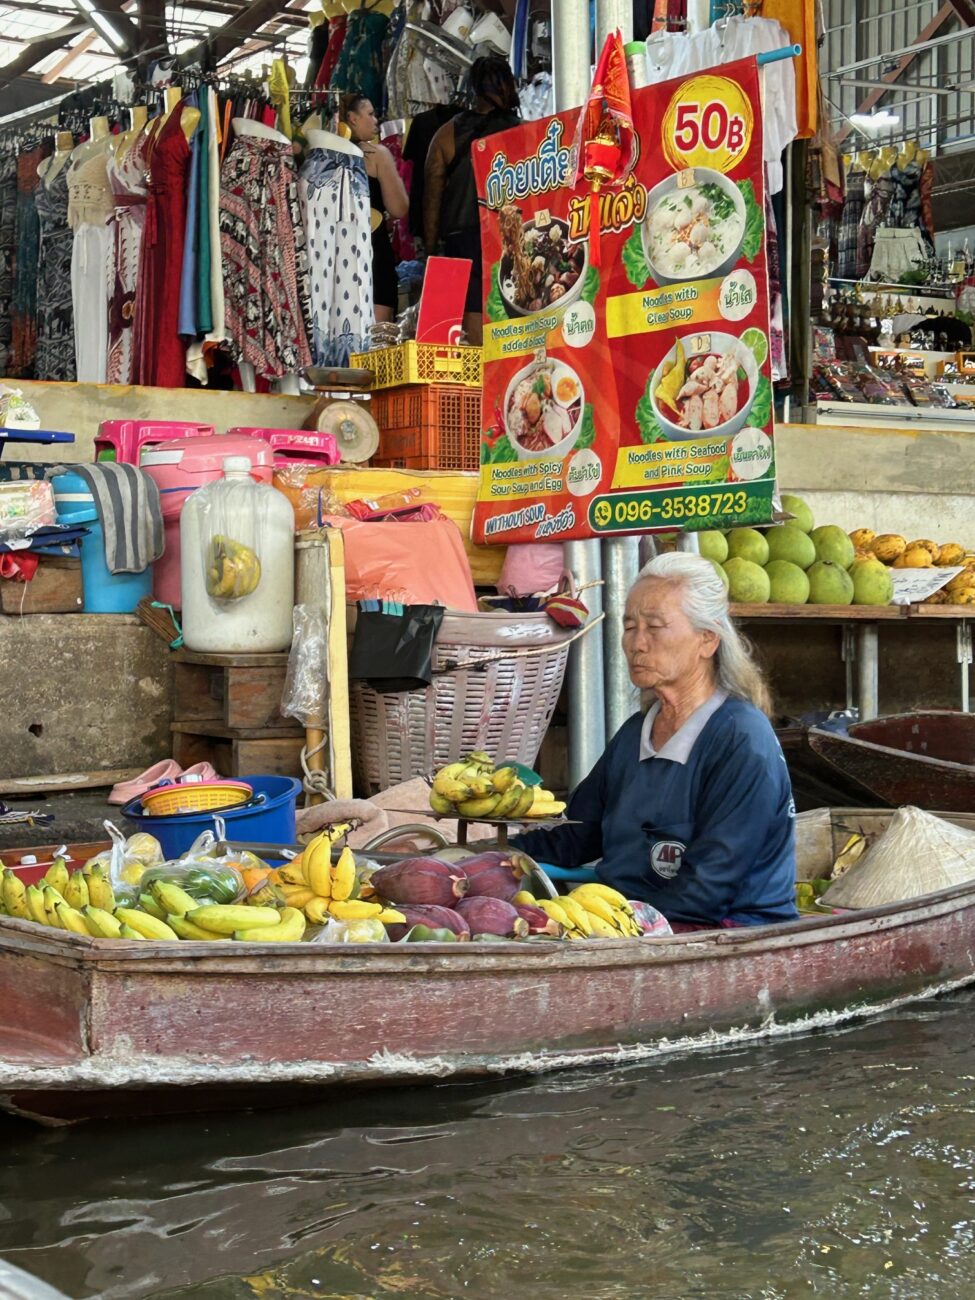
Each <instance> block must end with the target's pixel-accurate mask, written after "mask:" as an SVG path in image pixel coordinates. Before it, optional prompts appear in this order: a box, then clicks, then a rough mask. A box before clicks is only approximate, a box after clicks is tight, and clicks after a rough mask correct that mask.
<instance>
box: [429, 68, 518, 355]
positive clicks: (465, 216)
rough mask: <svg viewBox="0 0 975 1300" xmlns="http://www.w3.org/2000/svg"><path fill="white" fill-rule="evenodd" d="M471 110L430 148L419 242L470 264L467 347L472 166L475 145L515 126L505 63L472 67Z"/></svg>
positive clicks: (474, 289)
mask: <svg viewBox="0 0 975 1300" xmlns="http://www.w3.org/2000/svg"><path fill="white" fill-rule="evenodd" d="M471 96H472V99H473V104H474V106H473V108H471V109H469V110H467V111H465V112H462V113H458V114H457V116H456V117H455V118H453V120H452V121H450V122H447V123H446V124H445V125H444V126H442V127H441V128H440V130H439V131H438V132H437V134H436V135H435V136H434V137H433V140H432V141H431V143H430V151H429V153H428V154H427V162H426V168H425V171H424V183H425V184H424V196H423V242H424V244H425V246H426V250H427V253H435V252H436V251H437V249H438V247H439V246H440V245H441V242H442V244H443V251H444V252H445V253H446V255H447V256H448V257H466V258H470V260H471V262H472V263H473V267H472V269H471V278H470V283H469V285H468V289H467V301H466V303H465V308H464V329H465V331H466V332H467V339H468V342H470V343H478V344H479V343H480V342H481V341H482V338H483V333H484V324H483V317H482V315H481V227H480V218H479V215H478V206H477V189H476V186H475V184H474V169H473V166H472V164H471V146H472V145H473V143H474V141H475V140H480V139H483V137H484V136H487V135H494V133H495V132H496V131H507V130H508V129H510V128H511V127H513V126H518V125H519V123H520V122H521V117H520V115H519V113H518V89H517V87H516V85H515V79H514V77H513V76H512V74H511V69H510V68H509V67H508V64H507V63H506V62H505V60H504V59H502V58H499V57H498V56H497V55H488V56H487V57H485V58H482V59H477V60H476V61H475V63H474V66H473V67H472V68H471Z"/></svg>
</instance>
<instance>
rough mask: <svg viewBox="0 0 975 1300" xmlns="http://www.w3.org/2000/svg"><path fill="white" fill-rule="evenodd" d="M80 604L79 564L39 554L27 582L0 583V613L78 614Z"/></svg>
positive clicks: (81, 598) (82, 598) (81, 594)
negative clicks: (39, 558)
mask: <svg viewBox="0 0 975 1300" xmlns="http://www.w3.org/2000/svg"><path fill="white" fill-rule="evenodd" d="M83 604H84V596H83V592H82V586H81V561H80V560H72V559H69V558H68V557H67V556H61V555H42V556H41V560H40V563H39V564H38V566H37V572H36V573H35V574H34V577H33V578H32V579H31V581H30V582H12V581H10V580H6V579H5V580H3V581H0V612H2V613H4V614H80V613H81V610H82V606H83Z"/></svg>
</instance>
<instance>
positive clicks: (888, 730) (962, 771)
mask: <svg viewBox="0 0 975 1300" xmlns="http://www.w3.org/2000/svg"><path fill="white" fill-rule="evenodd" d="M809 744H810V746H811V748H812V749H813V750H814V751H815V752H816V753H817V754H819V755H820V756H821V757H822V758H824V759H825V760H826V761H827V762H828V763H830V764H831V765H832V766H833V767H834V768H835V769H836V770H837V771H838V772H840V773H842V774H843V775H844V776H846V777H849V778H851V779H852V780H854V781H858V782H859V783H860V784H861V785H863V786H866V788H867V789H868V790H870V791H871V792H872V793H873V794H874V795H875V796H876V797H877V798H878V799H880V800H882V801H883V803H885V804H887V805H888V806H889V807H892V808H897V807H900V806H901V805H903V804H915V805H916V806H917V807H918V808H928V809H936V808H943V809H946V810H947V811H949V812H975V714H972V713H953V712H950V711H949V710H934V709H932V710H927V711H923V712H917V713H898V714H893V715H891V716H890V717H888V718H875V719H873V721H871V722H857V723H854V724H853V726H851V727H850V729H849V732H848V733H846V734H844V733H842V732H835V731H826V730H824V729H821V728H818V727H811V728H810V729H809Z"/></svg>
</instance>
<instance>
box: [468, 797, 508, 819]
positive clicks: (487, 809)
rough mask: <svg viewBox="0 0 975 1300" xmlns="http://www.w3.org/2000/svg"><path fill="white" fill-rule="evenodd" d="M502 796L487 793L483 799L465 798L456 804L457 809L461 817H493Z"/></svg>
mask: <svg viewBox="0 0 975 1300" xmlns="http://www.w3.org/2000/svg"><path fill="white" fill-rule="evenodd" d="M502 798H503V796H502V795H500V794H489V795H486V796H485V797H484V798H483V799H465V800H464V801H463V802H462V803H459V804H458V805H457V811H458V812H459V813H460V815H461V817H474V818H477V817H493V816H494V812H495V809H496V808H497V806H498V804H499V803H500V802H501V800H502Z"/></svg>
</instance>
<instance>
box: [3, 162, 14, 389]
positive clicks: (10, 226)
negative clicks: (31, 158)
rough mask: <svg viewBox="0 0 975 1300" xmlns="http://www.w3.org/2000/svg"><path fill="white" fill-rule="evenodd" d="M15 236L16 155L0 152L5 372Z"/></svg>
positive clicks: (7, 359)
mask: <svg viewBox="0 0 975 1300" xmlns="http://www.w3.org/2000/svg"><path fill="white" fill-rule="evenodd" d="M16 240H17V158H16V155H14V154H12V153H6V154H3V155H0V375H6V374H7V373H8V372H9V365H10V336H11V334H12V332H13V306H14V304H13V296H14V253H15V250H16Z"/></svg>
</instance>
